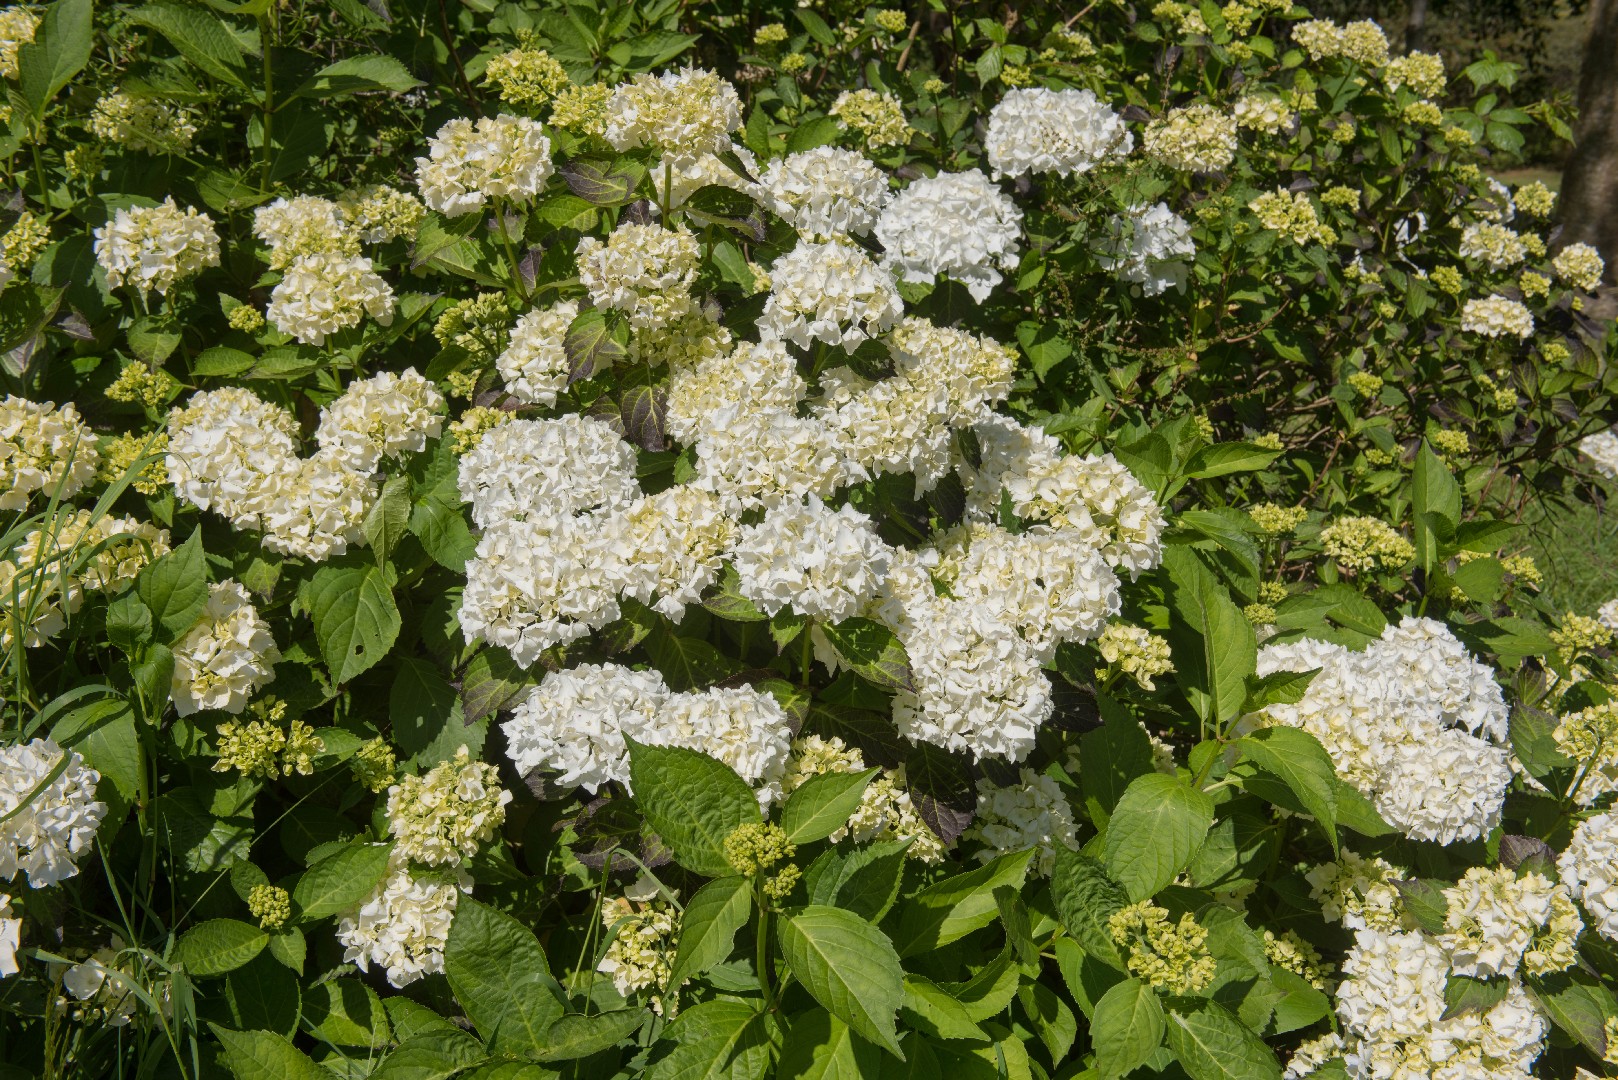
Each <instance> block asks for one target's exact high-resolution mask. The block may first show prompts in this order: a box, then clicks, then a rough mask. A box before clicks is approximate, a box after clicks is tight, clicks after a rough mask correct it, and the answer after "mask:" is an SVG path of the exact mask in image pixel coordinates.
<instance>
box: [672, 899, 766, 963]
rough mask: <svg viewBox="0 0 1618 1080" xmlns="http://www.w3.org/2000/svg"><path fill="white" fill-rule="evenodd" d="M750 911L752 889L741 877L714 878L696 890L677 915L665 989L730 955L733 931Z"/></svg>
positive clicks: (751, 908)
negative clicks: (677, 927)
mask: <svg viewBox="0 0 1618 1080" xmlns="http://www.w3.org/2000/svg"><path fill="white" fill-rule="evenodd" d="M752 913H753V891H752V887H751V885H750V884H749V882H748V880H747V879H746V878H743V877H723V878H716V879H714V880H713V881H710V882H708V883H707V884H706V885H704V886H703V887H702V888H700V889H698V890H697V891H696V894H695V895H694V896H692V897H691V899H690V900H689V901H688V902H687V903H686V905H685V913H684V915H683V916H682V917H681V919H680V945H679V948H678V949H677V950H676V951H675V954H674V962H673V963H672V964H671V965H669V989H670V990H678V989H679V988H680V984H681V983H683V982H685V980H687V979H689V978H692V977H693V976H696V975H701V974H702V973H703V972H704V971H707V970H708V969H709V968H711V967H713V966H714V965H715V964H722V963H724V962H725V961H726V960H727V959H729V958H730V952H731V949H732V948H734V947H735V944H736V931H738V930H740V929H741V928H742V927H744V926H746V925H747V920H748V918H749V917H750V916H751V915H752Z"/></svg>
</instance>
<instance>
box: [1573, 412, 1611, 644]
mask: <svg viewBox="0 0 1618 1080" xmlns="http://www.w3.org/2000/svg"><path fill="white" fill-rule="evenodd" d="M1579 453H1580V454H1582V455H1583V456H1585V457H1586V458H1589V459H1590V464H1591V465H1592V466H1593V467H1594V468H1595V470H1596V472H1598V473H1600V474H1601V475H1602V476H1605V477H1606V478H1607V479H1609V480H1618V431H1613V430H1611V429H1609V430H1607V431H1598V432H1596V433H1595V434H1594V435H1587V436H1585V437H1584V438H1583V439H1580V440H1579ZM1614 629H1618V627H1614Z"/></svg>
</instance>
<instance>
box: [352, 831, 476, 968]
mask: <svg viewBox="0 0 1618 1080" xmlns="http://www.w3.org/2000/svg"><path fill="white" fill-rule="evenodd" d="M471 891H472V878H471V875H469V874H467V873H466V872H465V871H464V870H461V869H460V868H458V867H455V868H451V869H447V870H436V871H429V872H423V873H422V874H421V876H419V877H418V876H416V875H415V874H413V873H412V872H411V869H410V864H409V862H408V861H407V860H406V859H404V858H403V857H401V856H400V855H398V854H397V853H395V855H394V856H393V859H392V861H391V862H390V863H389V866H388V876H387V877H385V878H383V879H382V883H381V884H380V885H378V886H377V887H376V890H375V891H374V892H372V893H371V895H370V896H369V897H367V898H366V899H365V901H364V902H363V903H362V904H360V906H359V907H357V908H355V909H353V910H352V911H348V912H345V913H344V914H343V915H341V916H340V917H339V918H338V920H337V941H338V944H340V945H342V946H343V961H344V962H345V963H352V964H354V965H356V966H357V967H358V968H359V969H360V970H361V971H370V970H371V965H372V964H375V965H376V966H377V967H379V968H381V969H382V970H383V972H384V973H385V974H386V975H387V979H388V985H390V986H394V987H404V986H409V985H410V984H411V983H413V982H415V981H416V980H417V979H420V978H422V977H423V976H425V975H436V974H439V973H441V972H442V971H443V970H444V944H445V942H447V941H448V940H449V928H450V924H451V923H452V922H454V920H455V907H456V904H457V903H458V902H459V900H460V898H461V896H462V895H464V894H470V893H471Z"/></svg>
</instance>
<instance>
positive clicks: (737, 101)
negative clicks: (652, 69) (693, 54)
mask: <svg viewBox="0 0 1618 1080" xmlns="http://www.w3.org/2000/svg"><path fill="white" fill-rule="evenodd" d="M741 126H742V102H741V98H740V96H739V95H737V93H736V88H735V87H734V86H732V85H730V83H728V82H726V81H725V80H724V79H721V78H720V77H719V76H718V75H716V74H714V73H713V72H711V71H706V70H703V69H702V68H684V69H682V70H680V71H666V72H664V73H663V74H662V75H650V74H642V75H636V76H635V77H634V78H632V79H630V80H629V81H628V82H626V83H622V84H620V85H619V86H618V87H616V88H615V89H614V90H613V92H612V97H611V98H610V99H608V101H607V117H606V137H607V141H608V142H609V143H611V144H612V145H613V148H614V149H616V150H633V149H635V148H636V147H641V146H646V147H651V148H653V149H655V150H657V151H658V153H659V154H661V155H662V156H663V158H664V159H665V160H666V161H669V162H672V163H675V164H680V163H689V162H691V161H693V160H694V159H696V158H698V157H701V156H702V155H703V154H715V153H718V152H720V151H722V150H725V149H728V148H729V146H730V133H731V132H733V131H735V130H736V129H738V128H740V127H741Z"/></svg>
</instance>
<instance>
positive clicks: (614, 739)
mask: <svg viewBox="0 0 1618 1080" xmlns="http://www.w3.org/2000/svg"><path fill="white" fill-rule="evenodd" d="M668 696H669V689H668V687H667V686H666V685H665V684H664V682H663V677H662V676H661V675H659V674H658V673H657V672H655V671H634V670H632V669H630V668H626V667H621V666H619V665H617V664H582V665H580V666H578V667H575V668H569V669H567V670H566V671H558V672H555V673H553V674H550V675H547V676H546V677H545V681H544V682H542V683H540V684H539V685H538V686H536V687H534V688H533V689H532V690H530V691H529V692H528V695H527V696H526V697H525V698H523V700H522V701H521V702H519V703H518V704H517V707H516V708H515V709H513V710H512V714H511V719H509V720H507V721H506V722H505V723H503V724H501V725H500V727H501V730H502V731H504V732H505V735H506V743H507V746H506V753H507V754H509V755H510V756H511V761H512V764H513V765H515V766H516V767H517V771H518V772H519V773H522V774H523V775H527V774H528V773H530V772H532V771H533V770H535V769H545V770H549V771H551V772H555V773H558V774H559V775H558V776H557V778H556V779H557V783H558V784H560V785H562V786H564V787H575V786H576V787H582V788H584V790H586V791H588V792H590V793H591V794H592V795H593V794H595V793H596V792H597V791H598V790H600V789H601V787H602V785H604V784H608V783H617V784H622V785H624V786H626V787H627V786H628V784H629V748H628V746H627V745H626V744H625V742H624V736H626V735H627V736H629V737H630V738H632V739H636V740H638V741H640V742H649V741H651V740H652V739H653V737H654V736H653V733H654V732H655V731H656V730H657V728H658V726H659V724H660V720H659V717H660V715H661V713H662V709H663V705H664V703H665V702H666V701H667V700H668Z"/></svg>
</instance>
